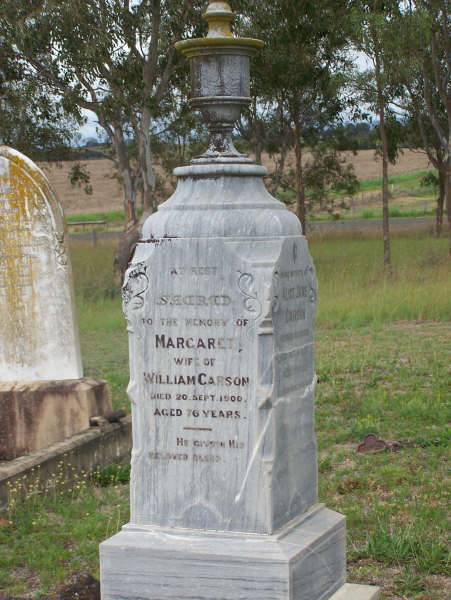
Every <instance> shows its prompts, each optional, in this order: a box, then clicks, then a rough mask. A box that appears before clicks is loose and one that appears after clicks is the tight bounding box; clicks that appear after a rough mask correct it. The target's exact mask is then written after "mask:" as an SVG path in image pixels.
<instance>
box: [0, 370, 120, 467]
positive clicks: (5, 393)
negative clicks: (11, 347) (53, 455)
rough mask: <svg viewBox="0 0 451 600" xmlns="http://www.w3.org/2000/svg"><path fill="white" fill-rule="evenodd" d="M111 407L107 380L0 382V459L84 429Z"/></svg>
mask: <svg viewBox="0 0 451 600" xmlns="http://www.w3.org/2000/svg"><path fill="white" fill-rule="evenodd" d="M110 411H111V400H110V396H109V392H108V386H107V383H106V382H105V381H95V380H92V379H81V380H80V379H78V380H75V381H68V380H63V381H51V382H33V383H28V384H27V383H17V384H13V385H11V384H10V383H0V415H1V419H0V460H12V459H14V458H17V457H18V456H22V455H23V454H28V453H30V452H34V451H36V450H40V449H41V448H46V447H47V446H50V445H52V444H54V443H55V442H59V441H62V440H64V439H66V438H69V437H71V436H72V435H74V434H76V433H79V432H80V431H83V430H85V429H89V418H90V417H92V416H95V415H104V414H106V413H108V412H110Z"/></svg>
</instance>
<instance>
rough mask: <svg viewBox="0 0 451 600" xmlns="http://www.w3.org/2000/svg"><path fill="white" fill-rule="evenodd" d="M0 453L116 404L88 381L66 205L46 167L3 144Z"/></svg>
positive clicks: (16, 451)
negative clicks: (63, 206) (63, 207)
mask: <svg viewBox="0 0 451 600" xmlns="http://www.w3.org/2000/svg"><path fill="white" fill-rule="evenodd" d="M0 323H1V328H0V459H3V460H11V459H13V458H16V457H17V456H20V455H21V454H24V453H27V452H31V451H34V450H38V449H40V448H42V447H45V446H48V445H50V444H52V443H53V442H56V441H59V440H61V439H64V438H66V437H70V436H71V435H72V434H74V433H77V432H78V431H80V430H82V429H86V428H87V427H89V417H90V416H93V415H97V414H102V413H103V412H105V411H107V410H111V405H110V401H109V398H108V392H107V389H106V385H105V383H104V382H94V381H92V380H84V379H82V378H83V371H82V363H81V357H80V346H79V341H78V329H77V325H76V320H75V307H74V299H73V289H72V273H71V266H70V260H69V256H68V252H67V248H66V241H65V233H64V221H63V213H62V210H61V206H60V204H59V202H58V200H57V199H56V197H55V194H54V193H53V191H52V189H51V187H50V185H49V182H48V180H47V178H46V176H45V175H44V173H43V172H42V171H41V170H40V169H39V168H38V167H37V166H36V165H35V164H34V163H33V162H32V161H30V160H29V159H28V158H27V157H25V156H24V155H22V154H20V153H19V152H17V151H15V150H13V149H11V148H7V147H5V146H0Z"/></svg>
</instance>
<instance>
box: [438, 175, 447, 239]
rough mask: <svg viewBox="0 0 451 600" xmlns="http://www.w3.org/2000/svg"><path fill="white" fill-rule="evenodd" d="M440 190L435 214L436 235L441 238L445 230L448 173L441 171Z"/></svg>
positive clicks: (439, 176)
mask: <svg viewBox="0 0 451 600" xmlns="http://www.w3.org/2000/svg"><path fill="white" fill-rule="evenodd" d="M438 178H439V188H438V197H437V210H436V213H435V235H436V236H437V237H440V236H441V235H442V228H443V210H444V207H445V196H446V173H443V172H441V171H439V174H438Z"/></svg>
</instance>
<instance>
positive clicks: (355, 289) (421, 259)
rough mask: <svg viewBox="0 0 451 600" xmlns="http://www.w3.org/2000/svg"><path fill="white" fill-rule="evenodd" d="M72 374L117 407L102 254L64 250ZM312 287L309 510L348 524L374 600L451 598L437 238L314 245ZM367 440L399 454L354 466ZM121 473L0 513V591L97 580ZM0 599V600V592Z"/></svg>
mask: <svg viewBox="0 0 451 600" xmlns="http://www.w3.org/2000/svg"><path fill="white" fill-rule="evenodd" d="M71 250H72V257H73V265H74V274H75V285H76V296H77V305H78V310H79V321H80V328H81V341H82V351H83V359H84V363H85V370H86V374H87V375H88V376H94V377H104V378H105V379H107V380H108V381H109V383H110V385H111V386H112V390H113V400H114V405H115V407H125V408H126V409H127V410H128V401H127V400H126V396H125V388H126V385H127V381H128V350H127V339H126V333H125V325H124V321H123V317H122V314H121V308H120V298H119V294H118V290H117V288H116V286H115V284H114V279H113V274H112V255H113V251H114V244H113V243H105V242H103V241H102V242H99V243H98V245H97V246H96V247H95V248H93V247H92V246H91V245H90V244H89V243H87V242H72V248H71ZM311 250H312V254H313V257H314V260H315V264H316V267H317V271H318V278H319V310H318V326H317V336H316V337H317V346H316V348H317V352H316V353H317V370H318V376H319V385H318V391H317V431H318V445H319V470H320V501H321V502H325V503H326V504H327V505H328V506H329V507H330V508H333V509H336V510H338V511H341V512H343V513H345V514H346V516H347V519H348V559H349V565H348V571H349V580H350V581H353V582H364V583H368V582H369V583H375V584H378V585H381V586H382V588H383V598H384V599H386V600H388V599H389V600H448V598H449V597H451V585H450V580H449V578H448V577H447V575H449V566H450V565H449V554H448V553H447V552H448V551H447V547H446V539H447V537H446V536H447V529H446V519H447V511H448V506H449V496H447V493H446V490H447V486H446V477H447V474H448V473H447V464H446V459H447V457H449V450H448V447H449V438H447V436H446V431H445V428H444V423H446V422H449V418H450V416H451V415H450V414H449V387H448V386H449V378H450V364H449V339H450V336H451V277H450V275H451V272H450V265H449V260H448V259H447V242H446V240H437V239H435V238H429V237H417V238H413V237H403V238H396V239H394V241H393V256H394V265H395V275H394V277H393V278H391V279H387V278H386V277H385V276H384V274H383V270H382V268H381V263H382V248H381V242H380V241H378V240H364V239H346V238H343V239H334V240H319V239H318V240H314V241H313V242H312V244H311ZM368 433H375V434H377V435H378V436H379V437H381V438H382V439H384V440H386V441H389V440H396V441H398V442H400V444H401V447H400V450H399V451H398V452H384V453H381V454H374V455H363V454H358V453H357V452H356V447H357V444H358V443H359V442H361V441H362V439H363V437H364V436H365V435H367V434H368ZM127 475H128V470H127V469H125V470H124V469H119V470H118V469H115V468H110V469H107V470H104V471H102V473H100V474H98V475H97V476H96V477H94V478H93V479H90V478H88V477H87V476H84V477H81V478H80V480H79V482H78V483H77V484H76V485H74V487H73V488H72V490H71V491H70V492H62V491H58V488H56V489H55V490H54V491H52V492H51V493H49V494H47V495H46V496H45V497H42V496H39V495H37V494H36V493H34V492H33V490H30V495H29V498H28V500H26V501H25V502H24V503H18V504H14V502H12V503H11V505H10V510H9V512H7V513H5V514H0V565H1V568H0V593H1V592H3V593H7V594H10V595H12V596H14V595H15V596H18V595H21V596H22V597H27V598H42V599H44V598H45V599H48V598H51V597H52V595H51V590H54V589H55V585H58V584H60V585H61V584H62V583H67V582H68V581H69V580H70V578H71V576H72V575H73V574H74V573H79V572H82V571H89V572H91V573H93V574H94V575H96V576H98V543H99V542H100V541H101V540H103V539H105V538H107V537H108V536H110V535H112V534H113V533H114V532H116V531H117V530H118V529H119V528H120V527H121V525H122V524H123V523H124V522H126V521H127V519H128V484H127V483H126V480H127ZM0 595H1V594H0Z"/></svg>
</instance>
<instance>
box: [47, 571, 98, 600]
mask: <svg viewBox="0 0 451 600" xmlns="http://www.w3.org/2000/svg"><path fill="white" fill-rule="evenodd" d="M55 600H100V583H99V582H98V581H97V579H94V577H93V576H92V575H89V574H88V573H83V574H81V575H78V576H76V578H75V581H74V583H73V584H72V585H70V586H68V587H66V588H64V589H62V590H61V591H60V592H59V593H58V594H57V595H56V597H55Z"/></svg>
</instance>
